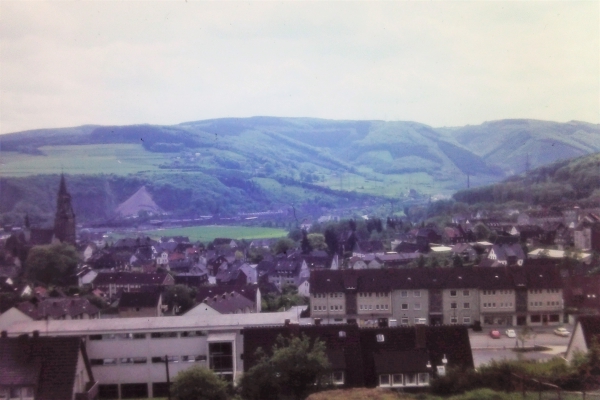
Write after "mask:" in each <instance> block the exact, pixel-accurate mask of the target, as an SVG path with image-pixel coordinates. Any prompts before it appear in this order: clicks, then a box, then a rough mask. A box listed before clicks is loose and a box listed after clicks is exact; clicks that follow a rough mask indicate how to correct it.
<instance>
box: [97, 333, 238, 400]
mask: <svg viewBox="0 0 600 400" xmlns="http://www.w3.org/2000/svg"><path fill="white" fill-rule="evenodd" d="M189 332H192V331H189ZM193 332H197V331H193ZM199 332H203V334H202V336H191V337H185V336H184V335H182V332H176V331H174V332H173V333H174V334H175V336H174V337H166V338H165V337H160V338H152V335H151V332H145V333H141V332H139V333H138V335H143V337H142V338H135V336H133V334H129V335H128V334H105V335H101V336H102V339H101V340H92V338H93V337H95V338H97V337H98V335H92V336H90V337H89V338H88V340H87V352H88V357H89V359H90V362H91V363H92V371H93V374H94V378H95V379H96V380H97V381H99V382H100V384H101V385H115V384H117V385H122V384H132V383H139V384H146V385H147V386H148V395H149V397H152V395H153V394H152V387H153V384H154V383H158V384H161V383H164V382H166V381H167V378H166V368H167V367H166V364H165V362H164V360H165V356H167V357H168V358H169V363H168V368H169V375H170V377H171V380H172V379H173V378H174V377H175V376H176V375H177V374H178V373H179V372H180V371H183V370H186V369H188V368H190V367H192V366H195V365H200V366H203V367H207V368H208V367H209V363H210V361H209V360H210V354H209V341H210V342H211V343H212V342H215V341H217V342H221V340H219V339H217V340H212V339H210V336H209V335H210V334H211V332H210V331H199ZM220 333H223V332H220ZM227 333H228V334H232V335H234V336H235V339H234V340H233V341H232V340H231V339H223V340H222V341H223V342H227V343H232V344H233V376H232V379H233V380H234V381H235V379H237V376H238V374H240V373H241V372H242V371H243V361H242V358H241V353H242V349H243V340H242V337H241V335H240V330H229V331H227ZM217 335H219V333H217Z"/></svg>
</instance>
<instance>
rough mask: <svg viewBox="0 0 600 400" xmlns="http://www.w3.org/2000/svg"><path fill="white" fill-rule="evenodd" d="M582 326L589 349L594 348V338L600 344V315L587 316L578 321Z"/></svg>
mask: <svg viewBox="0 0 600 400" xmlns="http://www.w3.org/2000/svg"><path fill="white" fill-rule="evenodd" d="M577 321H578V322H579V324H580V326H581V330H582V332H583V337H584V338H585V344H586V346H587V348H588V349H589V348H590V347H591V346H592V343H593V341H594V338H596V339H597V340H598V341H599V343H600V315H585V316H581V317H579V319H578V320H577Z"/></svg>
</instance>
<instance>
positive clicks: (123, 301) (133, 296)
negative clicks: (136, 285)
mask: <svg viewBox="0 0 600 400" xmlns="http://www.w3.org/2000/svg"><path fill="white" fill-rule="evenodd" d="M163 309H164V307H163V302H162V294H161V293H160V292H159V291H152V292H123V293H122V294H121V298H120V299H119V317H121V318H131V317H160V316H161V315H163Z"/></svg>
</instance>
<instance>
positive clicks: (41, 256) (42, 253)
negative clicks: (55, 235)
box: [25, 243, 79, 286]
mask: <svg viewBox="0 0 600 400" xmlns="http://www.w3.org/2000/svg"><path fill="white" fill-rule="evenodd" d="M78 262H79V254H78V253H77V250H76V249H75V247H73V246H71V245H70V244H66V243H61V244H52V245H46V246H34V247H33V248H32V249H31V250H29V254H28V255H27V260H26V261H25V265H26V271H27V276H28V277H29V278H30V279H33V280H37V281H40V282H43V283H45V284H53V285H61V286H63V285H66V284H67V282H68V279H69V277H71V276H72V275H73V273H74V272H75V269H76V268H77V263H78Z"/></svg>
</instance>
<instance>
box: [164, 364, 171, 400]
mask: <svg viewBox="0 0 600 400" xmlns="http://www.w3.org/2000/svg"><path fill="white" fill-rule="evenodd" d="M165 368H166V369H167V398H168V399H169V400H171V377H170V376H169V357H168V356H166V355H165Z"/></svg>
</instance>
